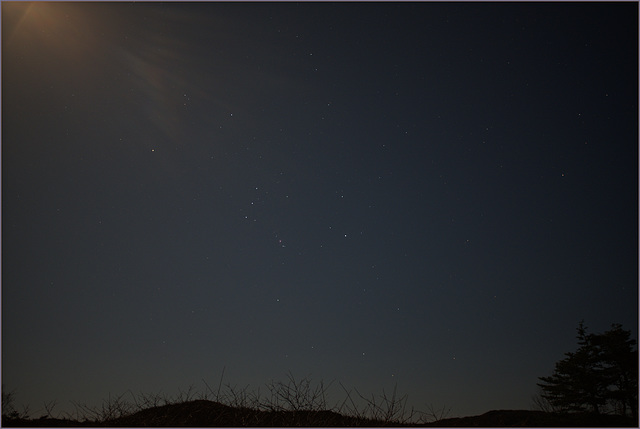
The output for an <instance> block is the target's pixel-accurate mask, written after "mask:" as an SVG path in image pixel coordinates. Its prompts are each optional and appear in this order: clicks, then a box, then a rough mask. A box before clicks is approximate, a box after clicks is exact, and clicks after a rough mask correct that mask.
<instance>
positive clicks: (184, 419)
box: [2, 400, 638, 427]
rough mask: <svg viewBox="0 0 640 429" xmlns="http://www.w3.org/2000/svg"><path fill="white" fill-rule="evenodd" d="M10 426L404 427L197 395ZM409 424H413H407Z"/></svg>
mask: <svg viewBox="0 0 640 429" xmlns="http://www.w3.org/2000/svg"><path fill="white" fill-rule="evenodd" d="M2 426H4V427H244V426H249V427H345V426H364V427H381V426H401V425H399V424H394V423H392V422H385V421H375V420H367V419H358V418H355V417H348V416H343V415H341V414H338V413H335V412H333V411H296V412H294V411H271V412H270V411H256V410H251V409H247V408H234V407H230V406H227V405H223V404H220V403H218V402H214V401H207V400H197V401H190V402H183V403H180V404H171V405H164V406H160V407H152V408H147V409H144V410H141V411H138V412H136V413H134V414H132V415H130V416H127V417H121V418H118V419H114V420H109V421H104V422H93V421H84V422H79V421H75V420H67V419H54V418H40V419H30V420H26V419H12V420H11V419H4V418H3V422H2ZM402 426H408V425H402ZM411 426H420V427H638V426H637V422H636V423H634V422H633V421H632V420H631V419H630V418H624V417H621V416H610V415H601V416H594V415H587V414H554V413H546V412H543V411H527V410H495V411H489V412H487V413H485V414H482V415H479V416H472V417H459V418H450V419H443V420H440V421H437V422H433V423H427V424H421V425H411Z"/></svg>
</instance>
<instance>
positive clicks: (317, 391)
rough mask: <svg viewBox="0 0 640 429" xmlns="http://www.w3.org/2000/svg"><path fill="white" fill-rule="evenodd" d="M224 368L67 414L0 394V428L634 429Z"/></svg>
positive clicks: (597, 419) (598, 419) (625, 423)
mask: <svg viewBox="0 0 640 429" xmlns="http://www.w3.org/2000/svg"><path fill="white" fill-rule="evenodd" d="M223 379H224V370H223V373H222V376H221V377H220V380H219V382H218V383H217V385H214V386H213V387H212V386H210V385H209V384H207V383H206V381H204V380H203V383H204V386H205V387H206V389H205V390H204V392H198V391H196V390H195V389H194V387H193V386H190V387H189V388H188V389H187V390H180V391H179V392H178V394H177V395H175V396H167V395H165V394H144V393H140V394H137V395H136V394H134V393H133V392H132V391H127V392H125V393H123V394H121V395H117V396H112V395H108V397H107V399H105V400H103V401H102V404H100V405H99V406H89V405H86V404H84V403H79V402H72V404H73V406H74V409H75V411H74V412H71V413H70V412H64V413H55V407H56V405H57V404H56V402H55V401H53V402H49V403H45V404H44V410H45V414H44V415H42V416H41V417H40V418H37V419H30V418H29V409H28V408H27V407H23V409H22V410H20V411H19V410H18V409H16V408H15V406H14V402H15V395H14V392H9V393H5V391H4V386H3V392H2V426H7V427H11V426H12V427H54V426H57V427H352V426H364V427H384V426H394V427H399V426H432V427H433V426H436V427H448V426H449V427H451V426H457V427H460V426H462V427H517V426H521V427H527V426H528V427H637V422H634V421H633V420H632V419H631V418H629V417H624V416H619V415H600V416H594V415H593V414H584V413H569V414H567V413H554V412H547V411H542V410H536V411H531V410H497V411H496V410H494V411H489V412H487V413H484V414H482V415H480V416H473V417H458V418H447V417H448V414H449V412H450V410H449V409H448V408H446V407H443V408H440V409H437V408H434V407H433V406H429V407H428V410H427V411H417V410H415V409H413V408H409V407H408V406H407V399H408V398H407V395H402V396H400V395H398V393H397V388H396V387H394V388H393V390H392V391H391V392H386V391H385V390H384V389H383V390H382V394H380V395H377V396H376V395H371V396H365V395H362V394H361V393H360V392H359V391H358V390H357V389H347V388H346V387H345V386H344V385H342V384H341V383H338V385H339V387H340V389H341V391H342V392H343V395H342V396H343V399H342V400H340V401H338V402H337V403H335V404H333V405H332V404H330V403H329V401H328V394H327V392H328V389H329V388H330V387H331V386H332V385H333V382H332V383H329V384H328V385H325V384H324V383H323V382H322V381H320V382H319V383H313V382H312V380H311V379H310V378H309V377H305V378H301V379H297V378H295V377H294V376H293V374H291V373H289V374H287V377H286V379H285V381H278V382H275V381H272V382H270V383H267V384H266V385H265V386H264V387H265V389H264V390H263V391H261V390H260V389H258V390H257V391H250V390H249V386H242V387H238V386H237V385H231V384H228V383H227V384H225V383H223Z"/></svg>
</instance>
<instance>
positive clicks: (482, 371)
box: [2, 2, 638, 417]
mask: <svg viewBox="0 0 640 429" xmlns="http://www.w3.org/2000/svg"><path fill="white" fill-rule="evenodd" d="M583 319H584V321H585V324H586V325H587V327H588V328H589V331H590V332H603V331H605V330H607V329H608V328H609V327H610V325H611V324H612V323H621V324H622V325H623V328H625V329H629V330H631V331H632V337H633V338H637V332H638V329H637V323H638V5H637V3H577V4H576V3H570V4H553V3H517V4H513V3H512V4H501V3H492V4H490V3H486V4H471V3H396V4H392V3H370V4H367V3H275V4H274V3H261V4H257V3H192V4H175V3H135V4H132V3H75V4H72V3H55V4H54V3H31V4H29V3H11V2H3V3H2V383H3V384H4V385H5V387H6V389H7V390H14V389H15V390H16V392H17V393H16V401H17V404H18V405H20V404H28V405H30V408H31V410H32V412H33V414H34V416H35V417H39V415H40V414H39V412H40V411H42V413H44V411H43V404H44V402H45V401H47V402H48V401H52V400H56V401H57V403H58V406H57V407H56V409H55V410H54V412H61V411H65V410H71V411H73V406H72V404H71V402H70V401H74V402H80V403H82V402H85V403H87V404H99V403H100V402H101V401H102V399H106V398H108V396H109V394H110V393H111V395H114V394H121V393H124V392H126V391H127V390H129V389H130V390H131V391H133V392H134V393H138V392H145V393H157V392H160V391H161V392H163V393H166V394H168V395H173V394H176V393H177V392H178V389H182V390H187V389H188V387H189V386H190V385H194V386H195V388H196V389H197V390H199V391H206V387H205V385H204V384H203V382H202V380H203V379H204V380H205V381H206V382H207V383H208V384H209V385H210V386H217V385H218V382H219V379H220V376H221V373H222V371H223V370H224V371H225V372H224V377H225V378H224V383H227V382H228V383H231V384H232V385H237V386H239V387H242V386H246V385H247V384H248V385H250V386H249V390H257V388H259V387H260V388H261V392H263V393H264V392H265V391H266V390H265V388H264V384H265V383H268V382H269V381H270V380H272V379H273V380H281V381H285V380H286V374H287V372H289V371H291V372H292V373H293V374H294V375H295V376H296V377H300V378H302V377H304V376H310V377H311V379H312V380H316V381H320V380H324V382H325V384H328V383H329V382H330V381H332V380H335V382H334V385H332V387H331V390H330V391H331V392H334V394H335V401H330V402H339V401H341V400H342V399H344V395H343V391H342V389H341V388H340V387H339V385H338V382H340V383H342V384H343V385H344V386H345V387H355V388H357V389H358V391H360V392H361V393H363V394H365V395H367V396H369V395H371V394H376V395H378V394H381V393H382V389H385V391H386V392H387V393H389V392H390V391H391V390H392V388H393V386H394V385H396V384H397V388H398V393H402V394H408V396H409V403H410V404H411V405H413V406H415V407H416V408H417V409H423V410H425V409H426V408H427V406H426V405H428V404H432V405H433V406H436V407H442V406H446V407H449V408H451V414H450V416H451V417H452V416H462V415H473V414H481V413H483V412H486V411H489V410H491V409H530V408H532V406H533V404H532V401H531V396H532V395H534V394H535V393H537V392H538V391H537V387H536V382H537V381H538V379H537V377H539V376H545V375H550V374H551V372H552V371H553V367H554V363H555V362H556V361H558V360H560V359H562V358H563V357H564V356H563V354H564V353H565V352H568V351H573V350H575V348H576V339H575V336H576V328H577V326H578V323H579V322H580V320H583Z"/></svg>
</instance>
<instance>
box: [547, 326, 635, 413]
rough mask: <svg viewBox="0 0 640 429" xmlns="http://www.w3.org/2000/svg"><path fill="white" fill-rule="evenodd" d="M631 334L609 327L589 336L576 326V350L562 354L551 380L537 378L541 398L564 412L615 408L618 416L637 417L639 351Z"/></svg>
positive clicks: (597, 411) (599, 410)
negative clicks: (603, 331)
mask: <svg viewBox="0 0 640 429" xmlns="http://www.w3.org/2000/svg"><path fill="white" fill-rule="evenodd" d="M630 335H631V333H630V332H629V331H625V330H623V329H622V326H621V325H618V324H615V325H612V329H611V330H609V331H607V332H605V333H604V334H588V333H587V328H586V327H585V326H584V324H583V322H580V324H579V325H578V336H577V338H578V346H579V347H578V349H577V350H576V352H574V353H565V356H566V358H565V359H562V360H561V361H559V362H557V363H556V364H555V369H554V372H553V374H552V375H551V376H550V377H539V379H540V380H541V381H542V383H538V386H540V387H541V388H542V392H543V393H542V395H541V396H542V398H543V399H544V400H546V401H548V403H549V404H551V405H552V406H553V407H554V408H556V409H559V410H561V411H566V412H585V411H588V412H593V413H596V414H600V413H601V412H603V409H604V410H608V407H609V406H612V405H613V406H616V405H617V410H618V413H619V414H623V415H626V414H627V407H628V409H629V410H630V412H631V415H632V416H633V417H634V418H635V419H637V416H638V407H637V402H638V395H637V390H638V371H637V368H638V367H637V364H638V352H637V351H634V350H633V346H634V344H635V341H634V340H631V339H630V338H629V337H630Z"/></svg>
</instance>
